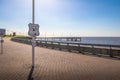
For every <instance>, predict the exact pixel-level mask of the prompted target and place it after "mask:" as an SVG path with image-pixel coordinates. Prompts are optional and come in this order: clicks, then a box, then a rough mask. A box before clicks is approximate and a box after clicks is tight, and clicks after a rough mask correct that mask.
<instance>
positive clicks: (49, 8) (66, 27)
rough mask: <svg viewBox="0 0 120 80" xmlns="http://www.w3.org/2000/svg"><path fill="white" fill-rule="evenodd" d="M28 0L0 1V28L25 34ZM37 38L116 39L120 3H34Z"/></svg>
mask: <svg viewBox="0 0 120 80" xmlns="http://www.w3.org/2000/svg"><path fill="white" fill-rule="evenodd" d="M31 2H32V0H0V28H6V29H7V32H9V33H10V32H12V31H16V32H18V33H17V34H26V35H27V32H28V24H29V23H30V22H31ZM35 2H36V13H35V16H36V17H35V23H37V24H39V25H40V33H41V36H119V37H120V31H119V30H120V0H35Z"/></svg>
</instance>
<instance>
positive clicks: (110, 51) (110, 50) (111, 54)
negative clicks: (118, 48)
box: [109, 45, 113, 57]
mask: <svg viewBox="0 0 120 80" xmlns="http://www.w3.org/2000/svg"><path fill="white" fill-rule="evenodd" d="M109 54H110V57H113V53H112V46H111V45H110V49H109Z"/></svg>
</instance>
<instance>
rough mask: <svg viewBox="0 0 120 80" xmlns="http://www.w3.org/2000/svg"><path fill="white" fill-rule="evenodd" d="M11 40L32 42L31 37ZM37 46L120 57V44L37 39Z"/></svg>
mask: <svg viewBox="0 0 120 80" xmlns="http://www.w3.org/2000/svg"><path fill="white" fill-rule="evenodd" d="M11 40H13V41H17V42H22V43H26V44H31V40H30V39H24V38H12V39H11ZM36 43H37V46H42V47H51V48H58V49H59V50H64V49H66V50H68V51H78V52H80V53H82V54H94V55H99V56H110V57H117V58H120V45H107V44H88V43H80V42H69V41H64V42H63V41H48V40H36Z"/></svg>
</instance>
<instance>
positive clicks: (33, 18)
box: [32, 0, 35, 24]
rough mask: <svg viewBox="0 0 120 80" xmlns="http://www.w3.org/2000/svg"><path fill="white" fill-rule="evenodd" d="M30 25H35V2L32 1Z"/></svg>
mask: <svg viewBox="0 0 120 80" xmlns="http://www.w3.org/2000/svg"><path fill="white" fill-rule="evenodd" d="M32 23H33V24H34V23H35V0H32Z"/></svg>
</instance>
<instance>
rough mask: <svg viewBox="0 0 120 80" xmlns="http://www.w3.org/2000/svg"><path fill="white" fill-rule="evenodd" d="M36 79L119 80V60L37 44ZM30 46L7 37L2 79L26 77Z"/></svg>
mask: <svg viewBox="0 0 120 80" xmlns="http://www.w3.org/2000/svg"><path fill="white" fill-rule="evenodd" d="M35 52H36V53H35V68H34V72H33V78H34V80H120V61H119V60H113V59H107V58H101V57H94V56H87V55H82V54H76V53H69V52H64V51H58V50H53V49H46V48H41V47H36V51H35ZM31 57H32V55H31V46H30V45H26V44H22V43H17V42H12V41H10V40H9V39H5V43H4V53H3V54H0V80H27V79H28V75H29V73H30V69H31Z"/></svg>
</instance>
